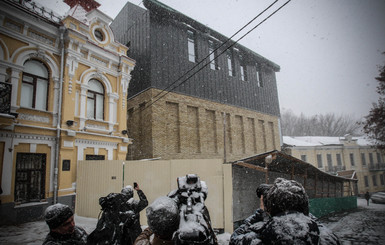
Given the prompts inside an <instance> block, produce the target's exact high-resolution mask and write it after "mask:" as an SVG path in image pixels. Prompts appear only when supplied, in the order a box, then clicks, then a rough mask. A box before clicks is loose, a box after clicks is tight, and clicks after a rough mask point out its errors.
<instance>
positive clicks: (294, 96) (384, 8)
mask: <svg viewBox="0 0 385 245" xmlns="http://www.w3.org/2000/svg"><path fill="white" fill-rule="evenodd" d="M129 1H130V2H132V3H134V4H136V5H139V6H141V7H143V3H141V0H129ZM37 2H39V3H40V4H43V5H45V6H47V7H48V8H51V9H52V10H54V11H55V12H57V13H59V14H64V13H65V11H67V10H68V9H69V7H68V6H67V5H66V4H64V3H62V1H61V0H38V1H37ZM98 2H99V3H100V4H101V6H100V7H99V10H101V11H103V12H104V13H106V14H107V15H109V16H110V17H111V18H115V16H116V15H117V14H118V13H119V11H120V10H121V9H122V8H123V6H124V5H125V3H126V2H127V0H98ZM161 2H162V3H164V4H166V5H168V6H170V7H172V8H174V9H176V10H177V11H179V12H181V13H183V14H185V15H187V16H189V17H191V18H193V19H195V20H197V21H199V22H200V23H202V24H205V25H207V26H209V27H210V28H212V29H214V30H216V31H218V32H220V33H222V34H224V35H225V36H228V37H230V36H232V35H233V34H234V33H235V32H236V31H238V30H239V29H240V28H241V27H243V26H244V25H245V24H246V23H248V22H249V21H250V20H251V19H252V18H254V17H255V16H257V15H258V14H259V13H260V12H261V11H262V10H263V9H265V8H266V7H267V6H268V5H270V4H271V3H273V2H274V1H273V0H161ZM285 2H286V1H285V0H279V1H278V2H277V3H276V5H274V6H276V7H275V8H273V10H274V9H277V8H278V7H279V6H280V5H283V4H284V3H285ZM271 12H272V11H270V12H269V13H267V14H266V15H264V16H261V18H258V19H257V20H256V21H254V22H253V23H252V24H251V25H250V26H249V27H248V28H246V29H245V31H243V32H242V33H240V34H239V35H237V36H235V37H234V38H233V39H234V40H237V39H238V38H239V37H241V36H242V35H243V34H245V33H246V32H247V31H248V30H250V29H251V28H252V27H254V26H255V25H257V24H258V23H259V22H260V21H262V20H263V19H264V18H265V17H267V15H268V14H270V13H271ZM240 43H241V44H242V45H244V46H246V47H247V48H249V49H251V50H253V51H255V52H256V53H258V54H260V55H262V56H264V57H266V58H267V59H269V60H271V61H273V62H274V63H276V64H278V65H279V66H280V67H281V71H280V72H278V73H277V83H278V94H279V102H280V107H281V110H282V109H284V110H292V111H293V112H294V113H295V114H297V115H299V114H300V113H304V114H305V115H307V116H311V115H315V114H320V113H321V114H326V113H335V114H338V115H351V116H354V117H356V118H359V117H361V116H365V115H367V114H368V112H369V110H370V108H371V107H372V103H373V102H377V99H378V94H377V93H376V86H377V81H376V80H375V77H376V76H378V74H379V72H378V66H379V65H384V64H385V55H383V54H382V52H384V51H385V1H384V0H338V1H337V0H322V1H320V0H292V1H291V2H290V3H288V4H287V5H286V6H285V7H283V8H282V9H281V10H280V11H279V12H277V13H276V14H275V15H273V16H272V17H271V18H270V19H268V20H267V21H266V22H264V23H263V24H262V25H260V26H259V27H258V28H256V29H255V30H254V31H252V32H251V33H250V34H248V35H247V36H246V37H244V38H243V39H242V40H241V41H240Z"/></svg>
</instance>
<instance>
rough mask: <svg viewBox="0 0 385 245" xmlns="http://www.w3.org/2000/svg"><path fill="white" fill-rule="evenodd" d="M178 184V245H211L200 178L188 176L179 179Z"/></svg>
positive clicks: (176, 239) (209, 226)
mask: <svg viewBox="0 0 385 245" xmlns="http://www.w3.org/2000/svg"><path fill="white" fill-rule="evenodd" d="M177 184H178V191H177V193H176V195H177V197H178V202H179V216H180V222H179V229H178V230H177V232H176V233H175V236H174V239H175V242H176V244H210V241H211V240H212V234H211V231H212V230H211V225H210V220H209V216H208V211H207V208H206V207H205V204H204V200H205V193H203V192H202V183H201V181H200V178H199V177H198V175H196V174H187V175H186V176H183V177H178V178H177ZM205 213H207V215H206V216H205Z"/></svg>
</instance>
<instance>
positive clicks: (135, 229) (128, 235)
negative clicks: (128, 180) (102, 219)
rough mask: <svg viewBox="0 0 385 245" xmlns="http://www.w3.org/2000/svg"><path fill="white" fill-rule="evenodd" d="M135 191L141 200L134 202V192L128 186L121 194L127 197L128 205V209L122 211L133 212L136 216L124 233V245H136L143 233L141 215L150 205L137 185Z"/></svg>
mask: <svg viewBox="0 0 385 245" xmlns="http://www.w3.org/2000/svg"><path fill="white" fill-rule="evenodd" d="M134 190H136V193H137V194H138V196H139V200H134V191H133V188H132V186H130V185H128V186H126V187H124V188H123V189H122V191H121V193H122V194H124V195H125V196H126V199H127V204H128V205H127V209H126V210H122V211H133V212H134V214H135V216H134V219H133V222H132V224H131V225H127V226H125V228H124V231H123V236H124V239H125V241H126V242H125V243H123V244H127V245H132V244H134V242H135V240H136V238H137V237H138V236H139V235H140V233H142V228H141V226H140V215H139V213H140V211H142V210H143V209H145V208H146V207H147V205H148V201H147V197H146V195H144V193H143V191H142V190H141V189H140V188H139V185H137V184H135V187H134Z"/></svg>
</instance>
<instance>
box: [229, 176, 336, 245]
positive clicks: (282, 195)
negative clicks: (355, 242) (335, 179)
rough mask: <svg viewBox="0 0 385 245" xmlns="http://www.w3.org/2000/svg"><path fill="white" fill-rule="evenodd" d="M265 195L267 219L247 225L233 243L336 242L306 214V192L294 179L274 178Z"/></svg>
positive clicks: (320, 225) (331, 235) (334, 237)
mask: <svg viewBox="0 0 385 245" xmlns="http://www.w3.org/2000/svg"><path fill="white" fill-rule="evenodd" d="M265 198H266V200H265V202H264V203H265V208H266V212H267V213H268V214H269V215H270V218H269V219H268V220H267V221H261V222H256V223H254V224H252V225H250V226H249V227H248V230H247V231H246V232H245V233H244V234H242V235H243V236H238V238H239V239H238V240H236V241H235V242H234V243H233V244H309V245H310V244H320V245H323V244H331V245H333V244H340V242H339V240H338V237H337V236H335V235H334V234H333V233H332V232H331V231H330V230H329V229H327V228H326V227H325V226H323V225H322V224H320V223H318V222H317V221H316V220H315V218H314V217H313V216H312V215H311V214H310V213H309V200H308V197H307V194H306V192H305V189H304V188H303V187H302V185H301V184H299V183H298V182H296V181H294V180H286V179H283V178H277V179H276V180H275V182H274V184H273V186H272V187H271V188H270V189H269V191H268V192H267V195H266V197H265Z"/></svg>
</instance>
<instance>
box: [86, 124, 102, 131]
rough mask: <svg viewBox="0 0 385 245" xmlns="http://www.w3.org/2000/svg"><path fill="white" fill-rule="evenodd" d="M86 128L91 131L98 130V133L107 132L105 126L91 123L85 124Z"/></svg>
mask: <svg viewBox="0 0 385 245" xmlns="http://www.w3.org/2000/svg"><path fill="white" fill-rule="evenodd" d="M86 128H87V129H91V130H99V131H106V130H107V128H106V126H103V125H98V124H91V123H87V124H86Z"/></svg>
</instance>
